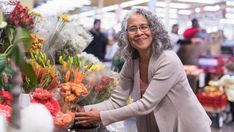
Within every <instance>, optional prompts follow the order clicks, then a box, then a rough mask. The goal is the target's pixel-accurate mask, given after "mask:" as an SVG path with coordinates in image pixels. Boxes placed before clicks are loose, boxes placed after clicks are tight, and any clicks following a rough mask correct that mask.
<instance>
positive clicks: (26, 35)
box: [14, 27, 32, 51]
mask: <svg viewBox="0 0 234 132" xmlns="http://www.w3.org/2000/svg"><path fill="white" fill-rule="evenodd" d="M19 42H23V46H24V50H25V51H27V50H28V49H29V48H31V46H32V37H31V35H30V32H29V31H28V30H27V29H25V28H22V27H18V28H17V29H16V35H15V40H14V44H20V43H19Z"/></svg>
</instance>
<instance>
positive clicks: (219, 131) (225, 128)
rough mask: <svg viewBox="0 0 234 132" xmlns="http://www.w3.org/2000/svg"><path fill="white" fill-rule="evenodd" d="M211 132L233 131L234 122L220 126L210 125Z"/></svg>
mask: <svg viewBox="0 0 234 132" xmlns="http://www.w3.org/2000/svg"><path fill="white" fill-rule="evenodd" d="M211 130H212V132H233V131H234V123H232V124H228V125H227V124H224V126H223V127H222V128H216V127H212V129H211Z"/></svg>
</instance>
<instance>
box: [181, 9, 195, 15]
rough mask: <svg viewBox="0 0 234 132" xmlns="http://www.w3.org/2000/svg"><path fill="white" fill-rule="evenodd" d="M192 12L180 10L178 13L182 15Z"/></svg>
mask: <svg viewBox="0 0 234 132" xmlns="http://www.w3.org/2000/svg"><path fill="white" fill-rule="evenodd" d="M191 13H192V12H191V11H190V10H179V11H178V14H180V15H190V14H191Z"/></svg>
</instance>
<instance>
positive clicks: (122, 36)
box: [118, 8, 172, 59]
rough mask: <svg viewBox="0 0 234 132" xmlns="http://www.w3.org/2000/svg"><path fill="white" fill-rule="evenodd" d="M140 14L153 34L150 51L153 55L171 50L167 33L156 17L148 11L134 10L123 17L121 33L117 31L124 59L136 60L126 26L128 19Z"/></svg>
mask: <svg viewBox="0 0 234 132" xmlns="http://www.w3.org/2000/svg"><path fill="white" fill-rule="evenodd" d="M136 13H137V14H142V15H143V16H145V18H146V19H147V21H148V23H149V26H150V29H151V32H152V34H153V42H152V49H153V53H154V54H161V52H162V51H163V50H166V49H171V47H172V46H171V43H170V39H169V36H168V32H167V31H166V30H165V29H164V27H163V25H162V24H161V23H160V22H159V20H158V18H157V17H156V15H153V14H152V13H151V12H150V11H148V10H145V9H141V8H136V9H133V10H132V11H131V12H130V13H129V14H127V15H126V16H125V18H124V19H123V21H122V25H121V31H119V40H118V44H119V46H120V50H121V53H122V55H123V58H124V59H130V58H132V59H136V58H138V56H139V55H138V52H137V51H136V49H134V48H133V47H132V46H131V45H130V42H129V40H128V33H127V31H126V30H127V24H128V19H129V18H130V17H131V16H132V15H133V14H136Z"/></svg>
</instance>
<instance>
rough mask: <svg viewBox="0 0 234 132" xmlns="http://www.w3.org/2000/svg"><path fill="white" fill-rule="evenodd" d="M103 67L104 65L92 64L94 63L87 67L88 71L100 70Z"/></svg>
mask: <svg viewBox="0 0 234 132" xmlns="http://www.w3.org/2000/svg"><path fill="white" fill-rule="evenodd" d="M104 68H105V66H104V65H101V64H94V65H92V66H91V67H90V68H89V69H88V71H101V70H103V69H104Z"/></svg>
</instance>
